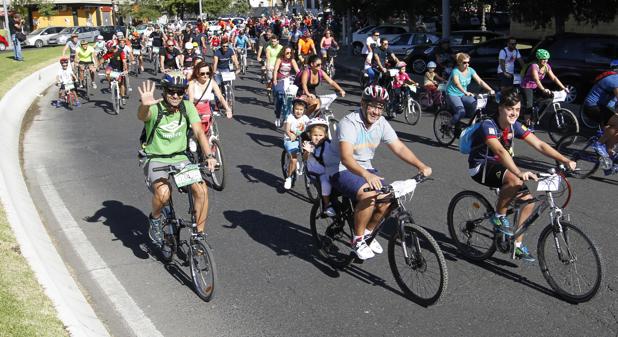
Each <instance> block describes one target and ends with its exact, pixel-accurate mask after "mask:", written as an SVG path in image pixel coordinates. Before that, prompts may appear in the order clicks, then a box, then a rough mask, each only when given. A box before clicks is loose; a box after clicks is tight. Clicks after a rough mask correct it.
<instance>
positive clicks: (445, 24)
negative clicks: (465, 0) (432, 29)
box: [442, 0, 451, 39]
mask: <svg viewBox="0 0 618 337" xmlns="http://www.w3.org/2000/svg"><path fill="white" fill-rule="evenodd" d="M450 7H451V3H450V0H442V38H443V39H444V38H448V37H450V35H451V8H450Z"/></svg>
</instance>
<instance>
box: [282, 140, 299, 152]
mask: <svg viewBox="0 0 618 337" xmlns="http://www.w3.org/2000/svg"><path fill="white" fill-rule="evenodd" d="M298 146H299V143H298V141H297V140H295V141H290V140H284V141H283V147H284V148H285V151H286V152H287V153H289V154H295V153H298V152H300V150H299V148H298Z"/></svg>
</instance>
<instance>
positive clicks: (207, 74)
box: [200, 71, 210, 76]
mask: <svg viewBox="0 0 618 337" xmlns="http://www.w3.org/2000/svg"><path fill="white" fill-rule="evenodd" d="M200 75H201V76H210V71H207V72H201V73H200Z"/></svg>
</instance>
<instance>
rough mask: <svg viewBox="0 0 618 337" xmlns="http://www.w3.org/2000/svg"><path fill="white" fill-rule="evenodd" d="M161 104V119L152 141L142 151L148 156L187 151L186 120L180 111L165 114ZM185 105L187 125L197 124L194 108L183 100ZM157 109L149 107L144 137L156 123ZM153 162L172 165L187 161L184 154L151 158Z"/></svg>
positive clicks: (197, 119)
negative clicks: (148, 117)
mask: <svg viewBox="0 0 618 337" xmlns="http://www.w3.org/2000/svg"><path fill="white" fill-rule="evenodd" d="M159 104H161V112H162V113H163V117H162V118H161V121H160V122H159V125H158V126H157V129H156V130H155V133H154V135H153V136H152V141H151V142H150V144H149V145H147V146H146V148H145V149H144V150H145V151H146V153H147V154H148V155H155V156H156V155H168V154H172V153H177V152H183V151H185V150H186V149H187V130H188V128H189V127H191V126H190V125H187V121H186V118H185V117H184V116H183V115H182V113H180V111H178V112H176V113H174V114H167V109H166V107H165V104H163V103H159ZM182 104H184V105H185V108H186V111H187V117H188V118H189V124H193V123H197V122H199V121H200V117H199V115H198V114H197V110H196V109H195V106H194V105H193V104H191V102H189V101H186V100H183V101H182ZM157 113H158V109H157V106H156V105H152V106H150V119H149V120H147V121H145V122H144V126H145V127H146V135H150V132H151V130H152V128H153V126H154V124H155V122H156V121H157ZM153 160H154V161H157V162H161V163H166V164H173V163H178V162H181V161H185V160H188V158H187V156H186V155H184V154H178V155H175V156H174V157H171V158H153Z"/></svg>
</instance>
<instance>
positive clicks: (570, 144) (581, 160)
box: [556, 134, 600, 179]
mask: <svg viewBox="0 0 618 337" xmlns="http://www.w3.org/2000/svg"><path fill="white" fill-rule="evenodd" d="M556 149H557V150H558V152H560V153H562V154H563V155H564V156H566V157H567V158H569V159H570V160H572V161H574V162H575V163H577V171H574V172H571V173H569V174H570V175H572V176H573V177H575V178H578V179H585V178H588V177H589V176H590V175H592V174H593V173H594V172H596V170H597V169H598V168H599V165H600V160H599V156H598V155H597V153H596V152H595V151H594V149H593V148H592V141H590V139H589V138H588V137H584V136H581V135H577V134H571V135H567V136H564V137H563V138H562V139H560V141H558V144H557V145H556ZM560 164H561V163H560Z"/></svg>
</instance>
